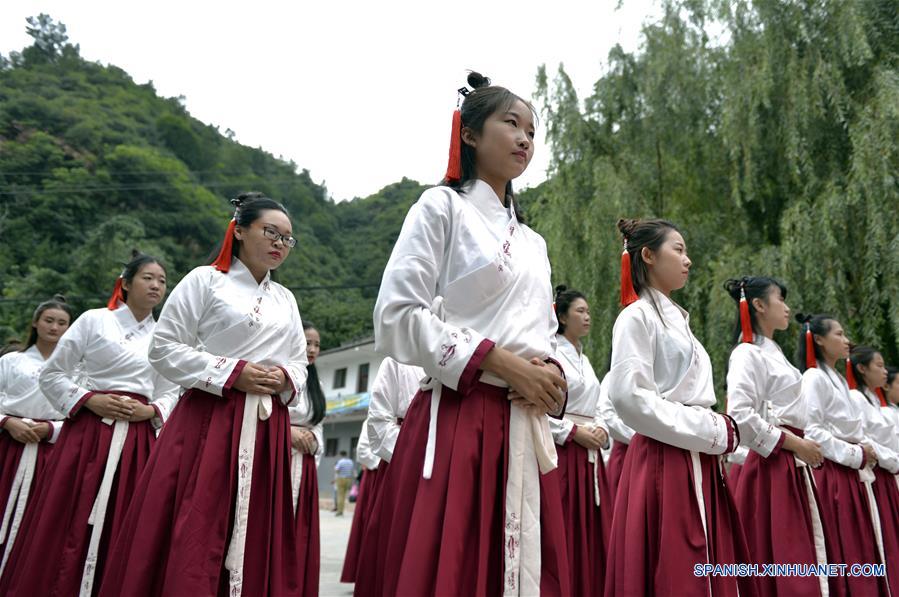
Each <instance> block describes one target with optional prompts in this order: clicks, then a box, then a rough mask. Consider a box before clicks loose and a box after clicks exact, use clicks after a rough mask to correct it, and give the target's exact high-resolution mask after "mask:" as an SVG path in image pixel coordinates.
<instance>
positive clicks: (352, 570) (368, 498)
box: [340, 462, 386, 583]
mask: <svg viewBox="0 0 899 597" xmlns="http://www.w3.org/2000/svg"><path fill="white" fill-rule="evenodd" d="M385 464H386V463H385V462H381V463H380V464H379V465H378V468H375V469H365V470H364V471H362V482H361V483H360V484H359V497H358V498H357V499H356V510H355V511H354V512H353V526H352V527H351V528H350V539H349V542H348V543H347V546H346V556H344V558H343V571H342V572H341V574H340V582H346V583H352V582H356V568H358V567H359V549H360V547H361V546H362V535H363V534H364V532H365V525H366V523H367V522H368V521H369V520H370V519H371V509H372V506H373V505H374V503H375V497H376V494H375V490H376V489H377V484H378V479H379V478H380V476H381V467H383V466H384V465H385Z"/></svg>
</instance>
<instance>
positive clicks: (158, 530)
mask: <svg viewBox="0 0 899 597" xmlns="http://www.w3.org/2000/svg"><path fill="white" fill-rule="evenodd" d="M234 203H235V206H236V211H235V214H234V219H233V220H232V221H231V224H230V225H229V226H228V230H227V233H226V237H225V241H224V243H223V246H222V250H221V252H220V253H219V256H218V258H216V260H215V261H214V262H213V264H212V265H209V266H202V267H198V268H195V269H194V270H193V271H191V272H190V273H188V274H187V275H186V276H185V277H184V278H183V279H182V280H181V282H179V283H178V285H177V286H176V287H175V289H174V290H173V291H172V294H171V296H170V297H169V299H168V301H167V302H166V304H165V307H164V308H163V310H162V314H161V316H160V318H159V324H158V325H157V328H156V332H155V333H154V335H153V341H152V343H151V345H150V362H151V363H152V364H153V366H154V367H156V369H157V370H159V371H160V372H161V373H162V374H163V375H165V376H167V377H168V378H169V379H171V380H172V381H174V382H176V383H177V384H178V385H180V386H181V387H182V388H183V389H184V390H185V393H184V394H183V395H182V396H181V399H180V400H179V402H178V407H177V408H176V409H175V410H174V412H172V416H171V418H170V420H169V422H168V423H167V427H166V429H165V431H164V432H163V433H162V435H161V436H160V441H159V443H158V445H157V448H156V450H155V451H154V452H153V456H152V457H151V459H150V462H149V463H148V465H147V469H146V472H145V474H144V475H143V477H142V478H141V481H140V483H139V485H138V487H137V489H136V491H135V498H134V501H133V504H132V507H131V509H130V510H129V512H128V514H127V516H126V519H125V523H124V525H123V528H122V532H121V533H120V535H119V537H118V540H117V541H116V544H115V550H114V551H115V555H114V557H112V558H111V559H110V561H109V565H108V570H107V573H106V575H105V577H104V579H103V586H102V588H101V592H100V594H101V595H108V596H117V595H231V596H237V595H253V596H254V597H257V596H260V597H261V596H266V595H271V596H275V595H278V596H282V595H302V594H303V591H304V582H303V581H304V575H305V574H306V573H307V571H306V569H305V562H304V561H302V560H301V559H300V555H299V550H298V547H297V537H296V528H295V517H294V502H293V494H292V484H291V454H290V450H291V441H290V440H291V432H290V415H289V412H288V406H290V405H292V404H294V402H295V401H297V400H299V399H301V398H303V397H304V396H305V393H304V392H303V388H304V386H305V384H306V362H307V361H306V338H305V336H304V335H303V324H302V321H301V320H300V314H299V312H298V311H297V303H296V299H295V298H294V296H293V294H292V293H291V292H290V291H289V290H287V289H286V288H284V287H283V286H281V285H280V284H278V283H276V282H274V281H273V280H272V279H271V273H272V270H274V269H276V268H278V267H279V266H280V265H281V264H282V263H283V262H284V259H285V258H287V256H288V255H289V253H290V249H291V248H292V247H294V246H295V245H296V240H295V239H294V238H293V236H291V233H292V228H293V227H292V224H291V221H290V218H289V217H288V215H287V212H286V210H285V209H284V207H283V206H282V205H281V204H279V203H277V202H276V201H273V200H272V199H269V198H267V197H264V196H262V195H260V194H258V193H250V194H244V195H241V196H240V197H238V198H237V199H236V200H234ZM317 572H318V571H310V572H309V573H317Z"/></svg>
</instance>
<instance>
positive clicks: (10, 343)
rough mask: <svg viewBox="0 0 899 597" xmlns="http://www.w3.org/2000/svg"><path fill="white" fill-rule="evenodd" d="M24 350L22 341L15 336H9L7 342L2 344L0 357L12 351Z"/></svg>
mask: <svg viewBox="0 0 899 597" xmlns="http://www.w3.org/2000/svg"><path fill="white" fill-rule="evenodd" d="M21 350H22V342H20V341H19V340H16V339H15V338H8V339H7V341H6V344H4V345H3V346H0V357H2V356H3V355H5V354H9V353H11V352H19V351H21Z"/></svg>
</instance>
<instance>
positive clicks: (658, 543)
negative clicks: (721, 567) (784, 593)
mask: <svg viewBox="0 0 899 597" xmlns="http://www.w3.org/2000/svg"><path fill="white" fill-rule="evenodd" d="M700 463H701V470H702V490H703V491H702V494H703V498H704V504H705V515H706V522H707V526H708V535H706V532H705V530H704V529H703V524H702V518H701V515H700V510H699V504H698V503H697V500H696V485H695V482H694V478H693V464H692V460H691V457H690V452H689V451H687V450H683V449H681V448H676V447H674V446H670V445H668V444H664V443H662V442H659V441H656V440H654V439H650V438H648V437H646V436H643V435H640V434H635V435H634V437H633V439H632V440H631V443H630V445H629V447H628V450H627V458H626V459H625V461H624V470H623V471H622V475H621V485H620V487H619V490H618V496H617V498H616V500H615V514H614V516H613V519H612V535H611V539H610V542H609V560H608V566H607V568H606V586H605V595H606V597H643V596H645V595H709V594H711V595H713V596H714V597H719V596H733V597H736V596H737V594H738V588H739V595H741V596H744V597H745V596H748V595H755V594H756V592H757V591H756V588H755V579H754V578H751V577H743V578H736V577H724V576H702V575H699V576H697V575H696V574H694V566H695V565H697V564H703V565H704V564H706V563H711V564H734V563H743V562H748V561H750V560H749V551H748V549H747V547H746V539H745V536H744V534H743V529H742V526H741V525H740V520H739V517H738V516H737V511H736V507H735V506H734V503H733V498H732V497H731V494H730V492H729V491H728V490H727V487H726V486H725V484H724V476H723V474H722V472H721V469H720V467H719V464H718V457H717V456H713V455H709V454H700ZM707 536H708V539H706V537H707Z"/></svg>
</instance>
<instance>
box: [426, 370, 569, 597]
mask: <svg viewBox="0 0 899 597" xmlns="http://www.w3.org/2000/svg"><path fill="white" fill-rule="evenodd" d="M481 381H482V382H484V383H488V384H490V385H494V386H498V387H508V385H507V384H506V383H505V382H504V381H503V380H501V379H500V378H498V377H496V376H493V375H490V374H488V373H484V374H482V376H481ZM421 388H422V390H423V391H427V390H431V410H430V419H429V421H428V440H427V444H426V447H425V460H424V466H423V467H422V477H424V478H425V479H430V478H431V475H432V473H433V472H434V459H435V456H436V447H437V416H438V412H439V410H440V396H441V394H442V392H443V384H441V383H440V381H438V380H437V379H435V378H433V377H431V378H428V379H425V380H424V381H423V382H422V385H421ZM557 466H558V456H557V454H556V448H555V444H554V443H553V438H552V433H551V432H550V429H549V420H548V419H547V418H546V417H545V416H540V417H535V416H533V415H531V414H529V413H528V412H526V411H525V410H524V409H522V408H520V407H518V406H515V405H512V408H511V411H510V415H509V464H508V467H509V468H508V478H507V479H506V503H505V520H504V524H503V536H504V541H503V562H504V576H503V595H504V596H510V595H538V594H539V593H540V567H541V562H540V545H541V543H540V475H541V474H546V473H548V472H549V471H551V470H553V469H555V468H556V467H557Z"/></svg>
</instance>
